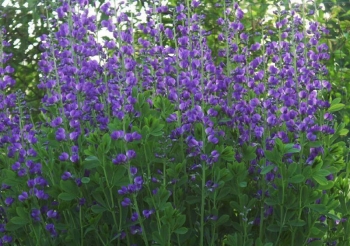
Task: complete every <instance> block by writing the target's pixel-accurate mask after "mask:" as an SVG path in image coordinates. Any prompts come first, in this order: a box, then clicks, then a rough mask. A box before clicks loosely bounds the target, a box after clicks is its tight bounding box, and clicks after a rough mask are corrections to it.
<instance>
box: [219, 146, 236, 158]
mask: <svg viewBox="0 0 350 246" xmlns="http://www.w3.org/2000/svg"><path fill="white" fill-rule="evenodd" d="M220 157H221V158H222V159H224V160H225V161H234V160H235V153H234V150H233V147H232V146H227V147H226V148H225V149H224V150H223V151H222V152H221V154H220Z"/></svg>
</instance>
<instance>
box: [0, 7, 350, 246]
mask: <svg viewBox="0 0 350 246" xmlns="http://www.w3.org/2000/svg"><path fill="white" fill-rule="evenodd" d="M126 5H127V4H126ZM88 6H89V5H88V1H85V0H76V1H74V0H71V1H61V5H60V6H58V7H57V8H56V10H55V13H56V16H57V19H55V18H53V17H50V16H49V14H48V15H47V17H46V18H45V20H46V21H47V23H48V25H51V27H52V30H53V32H52V33H50V34H48V35H44V36H42V37H41V41H42V49H43V53H42V54H41V60H40V62H39V67H40V74H41V78H40V84H39V86H38V87H39V88H40V89H42V90H44V91H45V93H46V94H45V96H44V98H43V100H42V105H41V121H40V122H32V121H31V114H30V109H29V108H28V107H27V106H26V103H25V101H24V100H23V95H22V94H21V93H18V94H10V95H6V89H7V88H8V87H10V86H12V85H13V84H14V80H13V79H12V78H11V73H13V72H14V71H13V69H12V68H10V67H8V66H5V65H3V66H2V68H1V70H0V73H1V76H2V80H1V81H0V82H1V84H0V88H1V94H0V95H1V99H2V102H3V103H2V104H1V107H0V110H1V111H0V117H1V118H0V119H1V121H0V123H1V124H0V132H1V135H0V163H1V177H2V188H1V200H0V204H1V205H0V209H1V210H0V211H1V217H0V219H1V221H0V233H1V234H2V237H1V241H0V244H4V245H5V244H12V245H22V244H28V245H63V244H64V245H95V244H96V245H114V244H117V245H198V244H199V245H256V246H262V245H265V246H268V245H324V244H327V245H336V244H340V245H346V244H347V242H348V241H347V240H348V239H347V236H346V235H348V233H349V229H348V228H349V227H348V226H347V225H348V224H347V216H348V215H349V212H348V209H347V205H348V203H349V200H348V197H347V194H348V193H349V185H348V175H349V171H348V168H346V167H345V161H344V155H343V149H344V148H345V143H344V142H342V141H340V140H339V137H340V136H344V135H346V134H347V130H346V129H345V128H344V124H337V123H335V121H334V118H333V115H332V113H333V112H336V111H338V110H340V109H341V108H343V107H344V104H341V103H340V100H339V99H334V100H328V97H329V91H330V89H331V85H330V83H329V82H328V81H327V80H326V77H327V73H328V72H327V68H326V67H325V66H324V65H323V64H322V61H323V60H326V59H328V58H329V55H328V53H327V50H328V47H327V45H325V44H322V43H321V42H320V39H321V37H322V35H325V34H327V30H326V29H325V28H324V27H322V26H321V25H319V24H318V23H316V22H310V23H309V24H308V25H306V22H305V13H304V8H300V6H294V7H293V8H292V10H290V11H283V10H281V11H277V12H276V13H275V14H276V19H277V21H276V24H275V26H274V27H268V28H267V27H265V26H264V25H263V24H261V32H260V33H257V34H255V35H256V36H258V37H259V42H253V43H252V40H253V39H252V38H253V37H252V34H250V33H248V32H245V29H244V25H243V24H242V19H243V17H244V12H243V11H242V10H241V9H240V7H239V5H238V4H237V3H230V5H227V3H226V2H224V3H223V4H222V5H220V4H218V5H217V7H218V8H222V17H221V18H219V19H218V20H217V28H218V35H217V39H218V42H219V43H220V47H221V49H220V50H219V51H218V57H214V56H213V54H212V52H211V49H210V47H209V46H208V44H207V37H208V36H209V35H212V34H211V33H210V32H209V31H206V30H204V29H203V28H202V25H201V23H202V22H203V20H204V19H205V16H203V15H202V14H201V9H202V8H203V7H204V6H201V3H200V2H198V1H193V2H191V3H190V2H188V1H187V2H186V4H185V5H183V4H179V5H178V6H175V7H171V6H162V5H159V4H155V5H154V6H153V7H152V8H150V9H148V10H147V11H146V13H147V19H148V21H147V23H141V24H135V23H134V20H135V19H134V16H133V14H132V13H126V12H122V11H121V10H120V9H121V8H118V7H113V6H112V5H111V4H110V3H105V4H103V5H102V6H100V8H99V10H98V11H99V13H100V14H102V17H103V18H102V19H103V20H102V21H100V22H99V21H97V17H96V15H92V14H91V13H90V12H89V8H88ZM169 13H170V14H171V16H172V19H173V23H172V24H171V25H167V24H164V23H162V17H163V16H164V15H167V14H169ZM101 29H103V30H108V32H110V34H111V35H110V36H109V37H108V38H107V37H105V39H104V40H103V41H98V38H97V36H98V35H97V33H98V31H99V30H101ZM54 30H55V31H54ZM2 34H6V33H5V31H3V32H2ZM4 38H5V35H2V36H1V39H2V45H3V47H4V48H5V47H6V45H7V42H6V41H5V39H4ZM255 39H256V38H255ZM0 57H1V63H2V64H6V62H7V60H8V59H9V57H10V55H8V54H6V53H4V52H3V53H1V56H0Z"/></svg>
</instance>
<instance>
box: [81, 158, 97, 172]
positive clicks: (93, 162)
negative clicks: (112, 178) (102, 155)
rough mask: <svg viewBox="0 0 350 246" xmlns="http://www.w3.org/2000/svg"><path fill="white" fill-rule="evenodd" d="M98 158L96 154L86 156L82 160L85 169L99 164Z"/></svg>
mask: <svg viewBox="0 0 350 246" xmlns="http://www.w3.org/2000/svg"><path fill="white" fill-rule="evenodd" d="M100 165H101V163H100V160H99V159H98V158H97V157H96V156H88V157H86V159H85V160H84V162H83V166H84V168H86V169H93V168H95V167H98V166H100Z"/></svg>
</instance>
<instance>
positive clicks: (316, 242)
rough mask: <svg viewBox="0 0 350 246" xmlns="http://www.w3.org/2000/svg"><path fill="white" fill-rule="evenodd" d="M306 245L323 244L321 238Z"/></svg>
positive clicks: (315, 245)
mask: <svg viewBox="0 0 350 246" xmlns="http://www.w3.org/2000/svg"><path fill="white" fill-rule="evenodd" d="M307 246H324V243H323V241H322V240H316V241H313V242H311V243H308V245H307Z"/></svg>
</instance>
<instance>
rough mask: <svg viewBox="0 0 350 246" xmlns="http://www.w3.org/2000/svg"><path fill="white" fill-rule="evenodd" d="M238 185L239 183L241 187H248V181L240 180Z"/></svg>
mask: <svg viewBox="0 0 350 246" xmlns="http://www.w3.org/2000/svg"><path fill="white" fill-rule="evenodd" d="M238 185H239V187H242V188H245V187H247V182H246V181H243V182H240V183H239V184H238Z"/></svg>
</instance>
